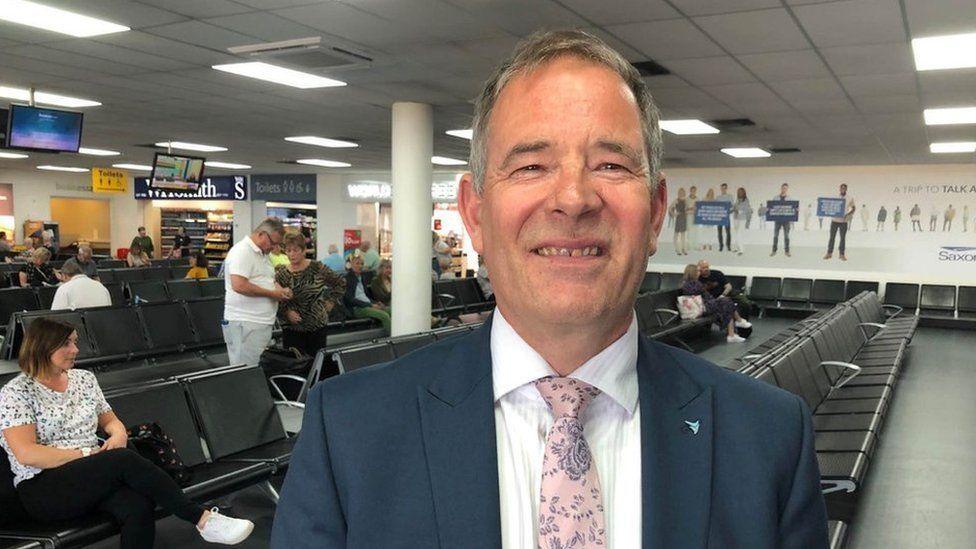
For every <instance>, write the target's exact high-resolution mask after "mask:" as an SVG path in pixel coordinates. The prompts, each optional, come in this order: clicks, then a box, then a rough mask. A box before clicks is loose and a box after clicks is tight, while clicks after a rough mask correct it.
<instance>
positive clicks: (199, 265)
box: [183, 250, 210, 278]
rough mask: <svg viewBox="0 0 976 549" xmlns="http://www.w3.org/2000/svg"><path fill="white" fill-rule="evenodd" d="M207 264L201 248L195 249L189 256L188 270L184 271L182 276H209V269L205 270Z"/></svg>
mask: <svg viewBox="0 0 976 549" xmlns="http://www.w3.org/2000/svg"><path fill="white" fill-rule="evenodd" d="M208 266H209V262H208V261H207V256H206V255H205V254H204V253H203V250H197V252H196V253H195V254H193V255H191V256H190V270H189V271H187V272H186V276H185V277H183V278H208V277H210V271H208V270H207V267H208Z"/></svg>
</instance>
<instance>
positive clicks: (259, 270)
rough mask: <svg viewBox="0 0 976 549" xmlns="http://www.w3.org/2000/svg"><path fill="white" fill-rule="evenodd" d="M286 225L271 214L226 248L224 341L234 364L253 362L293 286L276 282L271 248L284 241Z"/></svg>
mask: <svg viewBox="0 0 976 549" xmlns="http://www.w3.org/2000/svg"><path fill="white" fill-rule="evenodd" d="M284 236H285V227H284V225H282V223H281V220H280V219H278V218H277V217H269V218H267V219H265V220H264V221H262V222H261V224H260V225H258V226H257V227H256V228H255V229H254V232H252V233H251V234H250V235H249V236H246V237H244V238H242V239H241V241H240V242H238V243H237V244H234V246H233V247H232V248H231V249H230V251H229V252H227V258H226V259H225V260H224V266H223V268H224V289H225V291H226V293H225V297H224V320H223V323H222V324H223V331H224V342H225V343H227V358H228V360H229V361H230V363H231V364H254V365H257V364H258V363H259V362H260V359H261V353H262V352H263V351H264V349H265V348H266V347H267V346H268V343H269V342H270V341H271V329H272V327H273V326H274V321H275V315H276V314H277V312H278V302H279V301H283V300H286V299H291V295H292V294H291V289H290V288H282V287H281V286H278V285H277V284H275V281H274V268H272V266H271V260H270V259H268V252H270V251H271V249H272V248H273V247H274V246H276V245H278V244H281V240H282V239H283V238H284Z"/></svg>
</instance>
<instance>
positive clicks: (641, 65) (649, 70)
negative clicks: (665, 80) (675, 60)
mask: <svg viewBox="0 0 976 549" xmlns="http://www.w3.org/2000/svg"><path fill="white" fill-rule="evenodd" d="M632 65H634V68H635V69H637V72H639V73H640V75H641V76H645V77H646V76H664V75H665V74H671V71H669V70H668V69H666V68H664V67H663V66H661V65H659V64H657V62H655V61H652V60H650V59H648V60H647V61H637V62H636V63H632Z"/></svg>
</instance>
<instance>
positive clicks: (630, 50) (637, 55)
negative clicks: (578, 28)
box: [582, 27, 647, 63]
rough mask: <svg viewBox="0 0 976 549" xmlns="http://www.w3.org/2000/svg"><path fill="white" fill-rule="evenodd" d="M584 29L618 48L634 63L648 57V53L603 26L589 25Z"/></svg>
mask: <svg viewBox="0 0 976 549" xmlns="http://www.w3.org/2000/svg"><path fill="white" fill-rule="evenodd" d="M582 30H584V31H586V32H588V33H590V34H592V35H593V36H596V37H597V38H599V39H601V40H603V41H604V42H606V43H607V45H608V46H610V47H611V48H613V49H615V50H617V51H618V52H619V53H620V55H623V56H624V58H625V59H627V60H628V61H630V62H632V63H633V62H635V61H644V60H645V59H646V57H647V56H646V55H644V54H643V53H641V51H640V50H638V49H637V48H635V47H633V46H632V45H630V44H629V43H627V42H624V41H623V40H621V39H620V38H618V37H617V36H616V35H614V34H611V33H609V32H607V31H606V30H604V29H603V27H589V28H585V29H582Z"/></svg>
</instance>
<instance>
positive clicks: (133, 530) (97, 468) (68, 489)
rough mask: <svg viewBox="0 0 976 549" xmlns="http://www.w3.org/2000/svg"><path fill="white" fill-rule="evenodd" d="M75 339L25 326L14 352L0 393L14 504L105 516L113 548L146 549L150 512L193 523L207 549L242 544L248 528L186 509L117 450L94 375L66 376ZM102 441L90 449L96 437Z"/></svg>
mask: <svg viewBox="0 0 976 549" xmlns="http://www.w3.org/2000/svg"><path fill="white" fill-rule="evenodd" d="M77 342H78V333H77V332H76V331H75V329H74V327H73V326H71V325H70V324H68V323H65V322H61V321H58V320H53V319H48V318H43V317H42V318H38V319H36V320H34V321H33V322H32V323H31V325H30V327H29V328H28V329H27V333H26V334H25V336H24V342H23V344H22V346H21V350H20V369H21V370H22V373H21V374H19V375H18V376H17V377H15V378H14V379H12V380H10V381H9V382H8V383H7V384H6V385H4V387H3V388H2V389H0V432H2V436H0V446H2V447H3V449H4V451H6V453H7V457H8V459H9V460H10V469H11V471H12V472H13V474H14V486H15V487H16V491H17V495H18V496H19V497H20V501H21V503H22V504H23V506H24V509H25V510H26V511H27V513H28V514H29V515H31V517H32V518H33V519H35V520H37V521H40V522H45V521H58V520H69V519H72V518H76V517H81V516H84V515H87V514H90V513H94V512H105V513H108V514H109V515H111V516H112V517H113V518H114V519H115V521H116V522H118V524H119V527H120V529H121V547H123V548H126V549H128V548H132V549H142V548H148V547H152V546H153V542H154V538H155V524H156V517H155V509H156V506H157V505H159V506H160V507H162V508H163V509H164V510H166V511H167V512H170V513H173V514H174V515H176V516H177V517H179V518H181V519H183V520H185V521H187V522H189V523H190V524H194V525H196V527H197V530H198V531H199V533H200V536H201V537H202V538H203V539H204V540H206V541H209V542H212V543H222V544H227V545H231V544H235V543H240V542H241V541H244V539H246V538H247V537H248V536H249V535H250V534H251V530H252V529H253V528H254V524H253V523H251V521H249V520H241V519H235V518H231V517H228V516H225V515H221V514H219V512H218V511H217V508H216V507H215V508H213V509H211V510H209V511H208V510H206V509H204V508H203V507H201V506H199V505H197V504H195V503H193V502H192V501H190V500H189V499H188V498H187V497H186V495H185V494H184V493H183V491H182V490H181V489H180V487H179V486H177V484H176V482H175V481H174V480H173V479H172V478H170V476H169V475H167V474H166V473H165V472H164V471H163V470H162V469H160V468H159V467H157V466H156V465H154V464H153V463H152V462H150V461H149V460H147V459H145V458H143V457H142V456H140V455H139V454H138V453H136V452H135V451H133V450H130V449H128V448H126V443H127V440H128V439H127V435H126V429H125V426H124V425H123V424H122V422H121V421H119V418H117V417H116V416H115V413H114V412H113V411H112V408H111V407H110V406H109V405H108V402H106V400H105V397H104V396H103V395H102V390H101V389H100V388H99V386H98V381H96V379H95V375H94V374H92V373H91V372H88V371H85V370H76V369H73V368H72V367H73V366H74V360H75V357H76V356H77V355H78V346H77ZM99 428H100V429H102V430H103V431H104V432H105V433H107V434H108V435H109V437H108V439H107V440H106V441H105V442H104V443H102V444H101V445H99V443H98V439H97V438H96V430H97V429H99Z"/></svg>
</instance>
